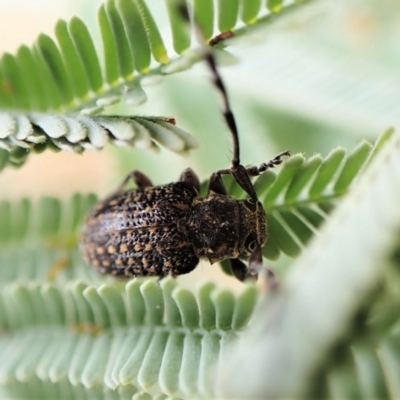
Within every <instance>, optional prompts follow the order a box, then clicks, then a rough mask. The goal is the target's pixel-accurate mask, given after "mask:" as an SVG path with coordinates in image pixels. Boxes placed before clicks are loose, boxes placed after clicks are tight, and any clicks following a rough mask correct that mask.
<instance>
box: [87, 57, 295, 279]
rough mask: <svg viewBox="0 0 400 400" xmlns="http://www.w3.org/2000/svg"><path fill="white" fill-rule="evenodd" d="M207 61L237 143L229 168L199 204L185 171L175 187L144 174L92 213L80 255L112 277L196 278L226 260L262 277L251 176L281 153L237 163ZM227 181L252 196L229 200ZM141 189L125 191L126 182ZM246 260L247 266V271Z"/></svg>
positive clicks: (260, 231) (263, 231)
mask: <svg viewBox="0 0 400 400" xmlns="http://www.w3.org/2000/svg"><path fill="white" fill-rule="evenodd" d="M204 59H205V61H206V62H207V65H208V66H209V69H210V71H211V72H212V76H213V83H214V85H215V87H216V88H217V89H218V91H219V92H220V93H221V95H222V99H223V103H224V111H223V113H224V118H225V121H226V124H227V126H228V128H229V130H230V132H231V135H232V138H233V148H234V152H233V159H232V166H231V167H230V168H228V169H222V170H219V171H216V172H214V173H213V174H212V175H211V177H210V181H209V185H208V192H207V194H206V195H205V196H200V195H199V192H200V182H199V179H198V177H197V176H196V174H195V173H194V172H193V171H192V170H191V169H187V170H185V171H184V172H183V173H182V175H181V176H180V178H179V180H178V181H177V182H173V183H169V184H167V185H161V186H154V185H153V184H152V182H151V181H150V179H149V178H148V177H147V176H146V175H144V174H143V173H141V172H139V171H134V172H132V173H131V174H129V175H128V177H127V178H126V179H125V180H124V182H123V183H122V184H121V185H120V187H119V189H118V190H117V191H116V192H115V193H113V194H112V195H111V196H109V197H108V198H106V199H105V200H104V201H101V202H100V203H98V204H97V205H95V206H94V208H93V209H92V210H91V211H90V212H89V213H88V215H87V217H86V220H85V222H84V224H83V227H82V234H81V239H80V249H81V251H82V254H83V257H84V259H85V260H86V262H87V263H88V264H90V265H91V266H93V267H94V268H96V269H97V270H99V271H100V272H102V273H105V274H112V275H115V276H125V277H136V276H151V275H152V276H159V277H161V278H162V277H165V276H167V275H172V276H177V275H181V274H186V273H188V272H190V271H192V270H193V269H194V268H195V267H196V266H197V264H198V263H199V260H200V258H207V259H208V260H209V261H210V262H211V263H215V262H217V261H221V260H225V259H229V260H230V264H231V268H232V272H233V274H234V275H235V276H236V278H238V279H239V280H241V281H243V280H245V279H247V278H256V277H257V275H258V272H259V271H261V270H265V269H262V246H263V245H264V244H265V242H266V239H267V222H266V215H265V210H264V208H263V205H262V204H261V202H260V201H259V200H258V197H257V194H256V192H255V189H254V186H253V184H252V182H251V180H250V177H251V176H257V175H259V174H261V173H263V172H265V171H266V170H267V169H268V168H273V167H274V166H276V165H278V164H280V163H281V162H282V157H283V156H289V155H290V153H289V152H288V151H284V152H282V153H280V154H278V155H277V156H276V157H274V158H273V159H272V160H270V161H269V162H267V163H263V164H261V166H260V167H255V166H253V167H249V168H246V167H245V166H243V165H242V164H241V162H240V146H239V135H238V130H237V126H236V122H235V118H234V115H233V113H232V111H231V107H230V104H229V99H228V95H227V91H226V89H225V86H224V84H223V81H222V79H221V76H220V74H219V71H218V69H217V67H216V63H215V59H214V56H213V54H212V52H211V51H209V52H206V54H205V55H204ZM225 174H229V175H232V176H233V178H234V179H235V180H236V181H237V183H238V184H239V185H240V186H241V187H242V188H243V190H244V191H245V192H246V193H247V195H248V198H247V199H244V200H238V199H236V198H234V197H231V196H228V194H227V191H226V189H225V187H224V183H223V181H222V175H225ZM131 179H132V180H133V181H134V182H135V183H136V185H137V189H131V190H124V188H125V185H126V184H127V183H128V182H129V180H131ZM243 260H249V262H248V266H246V264H245V263H244V262H243Z"/></svg>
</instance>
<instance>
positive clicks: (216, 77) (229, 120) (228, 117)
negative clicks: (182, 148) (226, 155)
mask: <svg viewBox="0 0 400 400" xmlns="http://www.w3.org/2000/svg"><path fill="white" fill-rule="evenodd" d="M179 11H180V13H181V14H182V16H183V18H184V19H185V20H187V22H188V23H189V24H190V17H189V13H188V10H187V8H186V6H185V5H182V4H181V5H180V6H179ZM197 31H198V33H199V34H200V35H201V31H200V29H198V27H197ZM201 36H202V35H201ZM230 36H231V35H230ZM204 52H205V54H204V60H205V61H206V62H207V65H208V66H209V68H210V71H211V73H212V75H213V83H214V85H215V87H216V88H217V90H218V91H219V92H220V93H221V96H222V99H223V103H224V110H223V113H224V117H225V121H226V124H227V125H228V128H229V131H230V132H231V134H232V140H233V159H232V168H233V169H235V168H236V167H238V166H239V165H240V146H239V133H238V129H237V125H236V121H235V117H234V115H233V112H232V108H231V105H230V103H229V98H228V93H227V91H226V88H225V85H224V82H223V81H222V78H221V75H220V73H219V71H218V68H217V64H216V62H215V57H214V54H213V52H212V49H210V48H209V47H208V46H204Z"/></svg>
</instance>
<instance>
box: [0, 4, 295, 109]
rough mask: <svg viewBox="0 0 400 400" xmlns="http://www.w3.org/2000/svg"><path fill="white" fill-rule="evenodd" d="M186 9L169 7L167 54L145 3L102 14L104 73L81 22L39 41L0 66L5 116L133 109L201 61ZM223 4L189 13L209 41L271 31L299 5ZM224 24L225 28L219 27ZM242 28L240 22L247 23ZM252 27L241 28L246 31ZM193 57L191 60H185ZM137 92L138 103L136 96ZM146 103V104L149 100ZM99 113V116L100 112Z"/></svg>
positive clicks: (109, 7) (106, 8)
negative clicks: (12, 111)
mask: <svg viewBox="0 0 400 400" xmlns="http://www.w3.org/2000/svg"><path fill="white" fill-rule="evenodd" d="M178 3H179V1H176V0H165V6H166V8H167V12H168V16H169V22H170V29H171V35H172V40H173V47H174V50H175V53H173V54H168V52H167V49H166V47H165V45H164V40H163V38H162V35H161V33H160V31H159V29H158V27H157V24H156V23H155V19H154V17H153V16H152V14H151V12H150V10H149V9H148V7H147V5H146V2H145V1H144V0H107V1H105V3H104V4H103V5H101V6H100V8H99V10H98V24H99V30H100V33H101V40H102V47H103V65H102V64H101V62H100V55H99V54H98V53H97V51H96V49H95V47H94V41H93V38H92V35H91V33H90V32H89V30H88V28H87V26H86V25H85V23H84V22H83V21H82V20H80V19H79V18H76V17H74V18H72V20H71V21H69V22H65V21H63V20H60V21H59V22H58V23H57V24H56V27H55V40H54V39H53V38H51V37H50V36H47V35H44V34H42V35H40V36H39V37H38V39H37V40H36V42H35V45H34V46H33V47H32V48H29V47H27V46H21V47H20V48H19V49H18V51H17V54H16V55H11V54H8V53H6V54H4V55H3V56H2V58H1V59H0V108H6V109H9V108H18V109H22V110H33V111H66V110H77V109H91V110H92V111H93V110H95V109H96V107H97V104H96V102H98V101H99V100H100V99H101V98H102V97H105V98H112V99H113V100H115V101H119V100H123V99H124V98H125V99H127V101H131V100H132V97H135V93H136V92H137V91H138V90H139V91H141V88H140V85H141V80H142V79H143V77H145V76H151V75H159V74H164V73H173V72H177V71H179V70H182V69H185V68H188V67H190V66H191V65H192V64H193V63H195V62H197V61H200V60H201V58H202V57H201V54H200V53H196V52H192V53H187V50H188V49H189V48H190V46H191V45H192V44H191V39H190V38H191V33H190V30H189V29H187V26H186V25H187V22H186V21H185V20H183V18H182V17H181V15H180V14H179V11H178V7H177V5H178ZM223 3H224V2H222V1H221V2H219V6H218V7H219V12H218V17H217V13H216V12H215V10H214V7H215V5H214V2H213V1H197V0H192V1H190V2H188V3H187V4H186V2H183V4H186V6H187V7H188V8H190V9H192V10H193V18H194V20H195V21H197V22H198V25H199V27H200V29H201V31H202V33H203V35H204V37H205V38H206V39H210V37H211V36H212V35H213V34H218V33H220V32H214V30H213V26H214V24H215V23H218V26H219V27H220V29H224V30H225V29H229V30H232V31H233V34H234V35H235V36H241V35H243V34H244V33H245V32H246V30H248V28H250V27H251V26H256V25H262V24H266V23H268V22H269V21H270V20H271V19H272V16H273V15H272V13H277V12H283V11H284V10H287V11H289V10H291V9H293V8H296V5H295V4H291V5H285V6H283V5H282V1H281V2H278V3H279V7H278V6H277V5H274V6H273V7H271V6H270V5H269V6H268V7H269V11H268V10H267V8H263V7H262V6H261V2H260V1H259V0H256V1H254V0H249V1H244V2H242V8H241V10H242V11H241V15H240V16H239V8H238V7H237V4H236V6H235V5H233V7H231V6H230V5H229V6H226V5H224V4H223ZM217 18H218V21H215V20H216V19H217ZM240 20H241V21H240ZM243 23H244V24H245V25H246V26H245V27H243V26H242V27H240V25H243ZM184 52H186V53H187V54H186V55H182V53H184ZM131 92H133V96H131ZM142 99H144V98H143V97H142ZM100 110H101V109H98V110H97V111H100Z"/></svg>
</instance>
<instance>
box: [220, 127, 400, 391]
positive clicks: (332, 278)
mask: <svg viewBox="0 0 400 400" xmlns="http://www.w3.org/2000/svg"><path fill="white" fill-rule="evenodd" d="M399 148H400V137H399V135H398V134H395V135H392V137H391V138H390V139H389V141H388V142H386V145H385V147H384V148H383V150H382V152H381V153H380V154H378V155H377V157H376V158H375V159H374V162H373V163H372V165H371V166H370V168H369V169H368V170H367V171H366V173H365V175H364V176H363V177H362V178H361V179H360V180H359V181H358V182H357V184H356V185H355V187H354V189H353V191H352V192H351V193H349V195H348V196H347V197H346V198H345V199H344V201H343V202H342V203H341V204H340V206H339V207H338V209H337V210H335V212H334V213H332V215H331V219H330V221H329V222H328V223H327V224H326V227H325V229H322V230H321V235H320V236H319V238H318V239H317V240H315V241H314V243H313V244H312V245H311V246H310V247H309V251H308V252H307V253H305V254H304V256H303V257H302V258H300V259H299V260H298V263H297V264H296V265H294V266H293V270H292V273H291V274H290V275H289V276H288V279H287V281H286V285H285V286H286V287H285V290H282V291H281V293H280V294H279V295H278V296H277V297H276V298H275V299H270V302H269V306H270V307H271V308H270V310H274V312H272V313H270V314H269V316H270V317H268V318H265V317H264V316H265V315H266V312H268V310H266V308H265V307H266V305H265V304H264V306H260V309H259V310H258V313H257V314H255V321H259V323H258V324H256V325H257V327H255V329H254V331H253V332H252V333H250V332H249V335H250V336H248V337H247V340H244V341H243V342H241V343H243V347H242V348H241V349H240V351H239V352H238V353H237V354H236V357H237V358H236V361H235V362H232V364H230V365H231V368H229V369H228V370H226V371H224V374H226V375H227V376H229V377H230V385H229V386H227V385H224V386H221V392H222V393H223V396H224V397H230V396H232V395H235V396H238V397H243V396H246V398H269V397H276V398H290V397H304V398H332V397H336V398H345V397H346V398H348V397H358V398H397V397H398V395H399V393H400V392H399V386H398V379H397V377H398V375H397V373H398V371H399V366H400V358H399V335H398V329H397V327H398V321H399V319H398V305H399V291H398V287H399V283H400V275H399V270H398V267H399V257H398V254H399V239H398V232H399V231H400V212H399V207H398V203H399V191H398V190H397V187H398V184H400V163H399ZM245 343H246V344H245ZM253 343H254V344H256V345H254V346H253V345H252V344H253ZM329 355H330V356H329ZM247 360H248V361H250V360H251V362H248V361H247ZM327 360H329V363H327ZM239 366H240V371H241V373H240V374H238V373H237V368H238V367H239ZM243 371H248V374H247V373H245V374H244V373H243Z"/></svg>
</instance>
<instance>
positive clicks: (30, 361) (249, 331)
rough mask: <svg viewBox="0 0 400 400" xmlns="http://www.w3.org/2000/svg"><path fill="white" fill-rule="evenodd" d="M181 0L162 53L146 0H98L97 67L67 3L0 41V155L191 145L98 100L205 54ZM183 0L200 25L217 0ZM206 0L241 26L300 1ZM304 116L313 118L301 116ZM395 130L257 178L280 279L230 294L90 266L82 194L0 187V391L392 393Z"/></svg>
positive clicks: (7, 160)
mask: <svg viewBox="0 0 400 400" xmlns="http://www.w3.org/2000/svg"><path fill="white" fill-rule="evenodd" d="M176 3H177V1H172V0H169V1H166V4H167V10H168V13H169V18H170V23H171V30H172V38H173V47H174V50H175V52H176V55H175V56H173V57H171V56H169V55H168V54H167V51H166V48H165V46H164V45H163V40H162V37H163V35H161V34H160V32H159V30H158V28H157V25H156V23H155V22H154V19H153V17H152V16H151V14H150V11H149V10H148V8H147V6H146V3H145V2H144V0H117V1H113V0H109V1H107V2H106V3H105V4H104V5H103V6H101V8H100V10H99V14H98V18H99V26H100V31H101V37H102V43H103V49H104V60H105V61H104V65H103V69H102V68H101V67H100V63H99V61H98V59H99V55H98V52H97V51H96V49H95V48H94V46H93V43H92V39H91V35H90V34H89V33H88V30H87V28H86V26H85V25H84V24H83V22H82V21H81V20H79V19H76V18H74V19H73V20H71V21H70V22H69V23H66V22H64V21H60V22H59V23H58V24H57V25H56V30H55V34H56V38H57V45H56V44H55V42H54V41H53V40H52V39H51V38H50V37H48V36H45V35H41V36H40V37H39V38H38V40H37V41H36V43H35V45H34V46H33V48H28V47H27V46H21V47H20V49H19V50H18V52H17V54H16V55H15V56H13V55H10V54H5V55H3V57H2V58H1V60H0V107H1V108H2V109H1V111H0V146H1V147H2V148H3V150H0V168H1V169H2V168H5V167H7V166H14V167H19V166H21V165H22V164H23V163H24V162H25V160H26V158H27V156H28V155H29V154H31V153H34V152H42V151H44V150H45V149H51V150H54V151H60V150H69V151H74V152H79V153H80V152H83V151H84V150H85V149H88V148H93V147H94V148H102V147H103V146H104V145H105V143H106V142H107V141H110V142H111V143H114V144H124V145H136V144H142V145H144V146H145V147H148V148H151V147H154V146H156V143H157V145H162V146H166V147H168V148H169V149H171V150H173V151H176V152H184V151H187V150H190V149H192V148H194V147H196V145H197V140H196V139H194V138H193V137H192V136H191V135H189V134H187V133H185V132H184V131H182V130H181V129H179V128H177V127H176V126H174V125H173V124H171V121H170V120H169V119H165V118H161V117H137V116H129V117H127V116H124V117H114V116H107V113H108V111H110V110H111V108H109V107H111V106H112V104H114V103H116V102H119V101H123V102H125V103H126V104H127V105H129V104H130V105H131V104H132V103H136V104H137V103H139V102H141V101H143V100H144V99H145V93H144V91H143V89H142V88H141V83H142V81H141V79H142V78H143V76H144V75H146V77H147V78H146V79H149V77H151V76H153V79H155V78H156V77H157V76H158V75H159V74H160V73H163V74H169V73H173V72H176V73H178V72H181V71H183V70H185V69H187V68H188V67H190V66H191V65H193V64H194V63H196V62H200V61H201V53H200V52H199V50H198V48H196V45H192V44H191V41H190V37H189V34H188V31H187V29H186V26H185V23H184V22H183V21H181V20H180V19H179V15H178V14H177V13H176ZM191 4H192V6H193V12H194V15H195V17H196V19H197V21H198V23H199V26H200V27H201V29H202V32H203V34H204V36H205V37H206V38H210V37H211V35H212V22H213V21H214V18H215V13H214V8H213V6H212V4H213V2H211V1H205V0H200V1H199V0H197V1H196V0H193V2H192V3H191ZM218 4H219V5H220V7H221V8H220V10H221V12H220V13H219V14H218V27H219V30H220V31H226V30H229V29H233V30H234V32H235V36H236V37H237V38H238V39H240V37H241V36H243V37H244V38H246V36H247V35H249V32H250V33H251V31H252V30H255V29H256V28H257V27H263V26H267V25H270V29H274V26H276V25H277V24H278V23H279V21H282V20H284V16H285V15H287V14H293V15H296V13H298V12H301V11H302V10H303V9H306V7H307V5H306V4H304V5H303V4H300V3H299V4H292V5H289V6H283V5H282V1H279V0H268V2H267V6H268V8H269V10H270V11H272V14H268V15H266V16H264V11H265V9H264V10H263V9H262V8H261V2H260V1H258V0H246V1H243V2H241V3H240V4H242V6H241V8H240V10H241V11H240V13H241V14H240V18H241V20H242V22H243V25H244V26H243V27H241V28H237V29H236V27H237V18H238V12H239V11H238V10H239V1H238V0H235V1H233V0H230V1H229V2H226V1H223V0H221V1H219V2H218ZM275 22H276V23H277V24H275ZM220 47H223V46H222V45H221V46H220ZM216 52H221V53H222V54H223V52H224V50H223V49H217V50H216ZM151 60H153V64H151ZM171 60H172V61H171ZM154 65H155V66H154ZM41 82H46V90H42V86H41V84H40V83H41ZM177 97H179V96H177ZM252 108H253V110H255V109H258V110H259V109H260V108H262V107H261V105H260V104H253V107H252ZM126 110H129V109H125V111H126ZM262 110H264V108H262ZM82 111H83V113H82ZM100 111H104V115H98V114H97V113H98V112H100ZM265 113H266V114H268V113H270V114H271V109H269V108H267V107H265ZM278 114H279V113H278V112H275V113H273V115H272V120H274V121H275V122H277V121H279V123H281V124H282V122H283V121H284V120H286V118H287V117H285V118H282V119H280V118H279V117H278ZM260 115H261V113H260ZM260 115H259V116H260ZM263 115H264V114H263ZM289 115H290V114H289ZM274 118H275V119H274ZM291 118H292V119H293V120H295V118H296V117H295V116H292V117H291ZM289 119H290V118H289ZM278 125H279V124H277V123H276V124H275V128H276V130H279V126H278ZM297 126H300V124H297ZM303 126H306V129H305V130H306V131H307V134H308V131H309V130H311V128H310V126H311V124H308V125H307V124H303ZM314 128H315V126H314ZM194 133H196V132H194ZM299 134H301V132H300V131H299ZM242 135H244V134H242ZM302 137H306V135H304V136H302ZM241 138H242V139H243V136H242V137H241ZM264 139H265V140H267V138H264ZM264 139H263V140H264ZM299 143H300V142H296V143H295V144H294V145H295V147H299V146H301V145H302V144H301V143H300V144H299ZM399 146H400V139H399V137H398V134H396V133H395V132H394V130H393V129H389V130H387V131H386V132H385V133H384V134H382V135H381V136H380V137H379V138H378V139H377V140H376V141H375V144H374V145H372V144H371V143H369V142H368V141H362V142H361V143H360V144H359V145H357V146H356V147H355V148H354V150H353V151H350V152H347V151H346V150H345V149H344V148H342V147H339V148H334V149H333V150H332V151H331V152H330V153H329V154H328V155H327V156H326V157H324V158H323V157H321V156H319V155H314V156H312V157H309V158H306V157H304V156H303V155H302V154H295V155H294V156H292V157H291V158H290V159H289V160H287V161H286V162H285V163H284V164H283V165H282V167H281V168H280V169H279V170H278V171H267V172H266V173H265V174H263V175H262V176H260V177H259V178H258V179H257V180H256V181H255V187H256V189H257V192H258V194H259V197H260V200H261V201H262V202H263V203H264V205H265V208H266V210H267V214H268V221H269V228H268V229H269V240H268V242H267V245H266V246H265V248H264V256H265V258H266V260H268V261H266V262H270V261H269V260H278V259H279V260H283V262H281V263H280V264H279V263H276V264H275V266H276V268H277V270H278V275H279V276H280V278H281V284H280V287H279V288H278V290H277V291H275V292H272V293H271V292H269V291H266V290H265V288H260V287H257V286H256V285H255V284H254V283H247V284H245V285H243V287H242V288H241V290H240V291H239V292H238V293H234V292H232V291H231V290H228V289H224V288H222V287H219V286H218V285H216V284H215V283H214V282H211V281H205V282H203V283H202V284H201V285H200V286H199V287H198V289H197V290H196V291H191V290H188V289H185V288H183V287H182V286H181V285H179V284H178V283H177V282H176V281H175V280H173V279H170V278H167V279H165V280H163V281H161V282H160V283H159V284H158V283H157V281H156V280H152V279H135V280H132V281H130V282H128V283H126V282H120V281H115V280H114V279H113V278H112V277H101V276H99V275H98V274H96V273H95V272H94V271H91V270H90V269H89V268H87V266H86V265H85V264H84V263H83V260H82V259H81V256H80V254H79V251H78V249H77V246H76V237H77V234H78V232H79V226H80V223H81V221H82V218H83V216H84V214H85V212H86V211H87V210H88V208H89V207H90V206H91V205H93V204H94V203H95V202H96V200H97V198H96V196H95V195H92V194H89V195H86V194H80V193H78V194H75V195H73V196H72V197H71V199H70V201H69V203H68V202H65V201H63V200H60V199H57V198H50V197H43V198H42V199H41V200H40V201H38V202H35V201H32V200H30V199H22V200H21V201H19V202H10V201H7V200H2V201H1V202H0V243H1V247H0V393H1V394H2V396H3V397H5V398H18V399H22V398H49V399H70V398H77V399H80V398H116V399H117V398H118V399H119V398H121V399H124V398H134V399H148V398H156V399H163V398H167V397H169V398H270V397H271V398H272V397H277V398H281V397H282V398H289V397H305V398H324V397H337V398H342V397H368V398H386V397H392V398H396V397H398V396H399V392H400V389H399V387H398V383H397V371H398V369H399V356H398V352H399V338H398V329H397V327H398V316H397V314H398V312H397V308H398V302H399V290H398V289H397V284H398V282H399V281H400V277H399V273H398V264H399V255H398V254H399V250H398V247H399V240H398V232H399V231H400V214H399V211H398V202H397V200H398V198H397V197H398V191H397V190H396V189H397V186H398V184H399V183H400V182H399V180H400V177H399V171H400V165H399V161H398V160H399V157H398V153H399ZM284 147H285V148H290V147H291V143H284ZM308 148H310V147H308ZM300 149H301V147H300ZM224 179H225V178H224ZM226 184H227V187H228V188H229V192H230V194H232V195H234V196H236V197H241V196H243V191H242V190H241V189H240V188H239V187H238V185H237V184H236V183H235V182H234V181H233V180H232V179H229V177H227V178H226ZM205 187H206V183H204V185H203V188H205ZM314 236H318V237H317V238H315V239H313V240H311V239H312V238H313V237H314ZM303 250H305V251H303ZM282 254H283V255H284V256H283V257H282ZM296 257H297V260H296V261H294V262H292V261H291V260H292V259H293V258H296ZM288 260H289V261H288ZM285 262H286V265H285ZM223 268H224V270H225V271H226V272H227V273H229V272H230V271H229V268H228V266H227V265H226V264H224V263H223ZM249 321H250V322H249Z"/></svg>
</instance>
